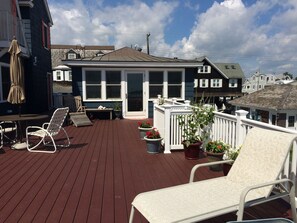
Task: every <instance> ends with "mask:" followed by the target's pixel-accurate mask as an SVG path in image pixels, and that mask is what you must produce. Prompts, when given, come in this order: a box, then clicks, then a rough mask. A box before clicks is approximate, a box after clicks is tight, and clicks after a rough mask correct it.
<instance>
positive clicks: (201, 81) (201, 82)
mask: <svg viewBox="0 0 297 223" xmlns="http://www.w3.org/2000/svg"><path fill="white" fill-rule="evenodd" d="M203 81H205V86H203ZM199 82H200V83H199V87H200V88H208V84H209V83H208V82H209V80H208V79H200V80H199Z"/></svg>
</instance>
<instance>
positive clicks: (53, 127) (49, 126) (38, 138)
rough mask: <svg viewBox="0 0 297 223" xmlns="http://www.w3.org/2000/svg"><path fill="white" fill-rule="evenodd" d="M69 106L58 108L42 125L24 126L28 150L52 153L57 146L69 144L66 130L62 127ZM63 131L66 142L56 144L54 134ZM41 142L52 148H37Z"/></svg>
mask: <svg viewBox="0 0 297 223" xmlns="http://www.w3.org/2000/svg"><path fill="white" fill-rule="evenodd" d="M68 111H69V108H68V107H66V108H58V109H56V110H55V112H54V113H53V115H52V117H51V120H50V121H49V122H48V123H47V122H46V123H43V124H42V127H39V126H28V127H27V128H26V141H27V149H28V151H30V152H44V153H54V152H56V151H57V146H61V147H68V146H69V145H70V140H69V137H68V134H67V132H66V130H65V129H64V128H63V127H62V126H63V123H64V121H65V118H66V116H67V113H68ZM61 131H62V132H63V133H64V135H65V137H66V140H67V144H56V142H55V139H54V138H55V136H57V135H58V134H59V133H60V132H61ZM41 144H43V145H44V146H53V148H54V149H53V150H45V149H42V150H40V149H38V147H39V146H40V145H41Z"/></svg>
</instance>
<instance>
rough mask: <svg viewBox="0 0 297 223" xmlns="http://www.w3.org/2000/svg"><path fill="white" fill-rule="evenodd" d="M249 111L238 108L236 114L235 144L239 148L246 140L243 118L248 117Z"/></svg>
mask: <svg viewBox="0 0 297 223" xmlns="http://www.w3.org/2000/svg"><path fill="white" fill-rule="evenodd" d="M247 114H248V112H247V111H245V110H237V111H235V116H236V137H235V138H236V143H235V146H236V148H238V147H239V146H240V145H242V143H243V140H244V137H245V136H244V134H243V133H244V131H243V126H242V120H243V119H246V116H247Z"/></svg>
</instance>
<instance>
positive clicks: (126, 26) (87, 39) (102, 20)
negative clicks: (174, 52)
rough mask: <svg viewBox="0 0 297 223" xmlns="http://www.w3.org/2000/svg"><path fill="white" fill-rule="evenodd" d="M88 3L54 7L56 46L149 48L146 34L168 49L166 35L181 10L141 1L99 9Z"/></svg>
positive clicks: (172, 5)
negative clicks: (177, 12) (173, 17)
mask: <svg viewBox="0 0 297 223" xmlns="http://www.w3.org/2000/svg"><path fill="white" fill-rule="evenodd" d="M87 3H89V4H90V5H83V4H82V2H81V1H80V0H78V1H76V2H75V4H74V5H71V6H70V5H69V4H59V5H54V4H50V10H51V14H52V17H53V19H54V26H53V27H52V33H53V34H54V35H52V43H54V44H59V43H65V42H67V43H68V44H84V45H86V44H87V45H92V44H98V45H107V44H109V45H115V46H116V47H117V48H119V47H124V46H130V45H135V44H138V45H139V46H140V47H145V46H146V34H147V33H151V34H152V35H151V41H152V43H153V44H152V45H158V44H160V43H161V44H162V45H163V44H164V45H165V46H166V44H165V41H164V31H165V28H166V25H167V24H168V23H170V22H171V19H172V18H171V15H172V12H173V10H174V9H175V8H176V7H177V6H178V3H177V2H163V1H157V2H155V3H154V4H153V5H152V6H151V7H149V6H148V5H147V4H145V3H143V2H141V1H134V2H133V4H132V5H131V4H130V5H125V4H122V5H117V6H115V7H101V6H102V4H101V3H100V4H99V3H98V4H97V5H96V4H95V3H94V1H92V0H88V1H87ZM160 12H162V13H160ZM67 39H68V40H67Z"/></svg>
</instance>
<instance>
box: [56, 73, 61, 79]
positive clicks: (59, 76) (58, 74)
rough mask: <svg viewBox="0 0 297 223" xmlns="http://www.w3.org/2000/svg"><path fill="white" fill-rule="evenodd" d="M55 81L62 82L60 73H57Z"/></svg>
mask: <svg viewBox="0 0 297 223" xmlns="http://www.w3.org/2000/svg"><path fill="white" fill-rule="evenodd" d="M56 74H57V81H61V80H62V76H61V71H57V72H56Z"/></svg>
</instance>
